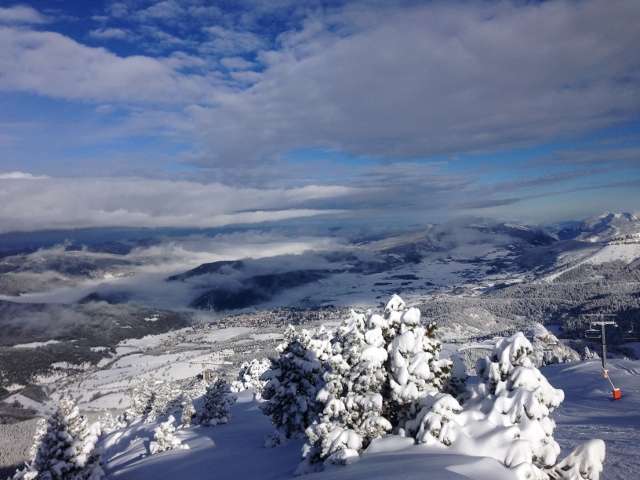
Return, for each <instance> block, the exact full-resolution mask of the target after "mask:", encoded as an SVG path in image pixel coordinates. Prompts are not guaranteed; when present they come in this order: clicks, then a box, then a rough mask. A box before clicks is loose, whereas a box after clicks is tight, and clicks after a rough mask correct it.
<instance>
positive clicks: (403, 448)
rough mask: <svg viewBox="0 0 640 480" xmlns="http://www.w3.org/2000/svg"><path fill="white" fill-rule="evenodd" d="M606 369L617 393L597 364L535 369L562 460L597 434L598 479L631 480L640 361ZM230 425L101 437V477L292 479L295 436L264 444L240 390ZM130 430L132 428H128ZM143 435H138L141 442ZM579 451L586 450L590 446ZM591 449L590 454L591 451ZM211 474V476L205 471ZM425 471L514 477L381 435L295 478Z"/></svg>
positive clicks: (327, 479) (481, 478)
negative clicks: (177, 447)
mask: <svg viewBox="0 0 640 480" xmlns="http://www.w3.org/2000/svg"><path fill="white" fill-rule="evenodd" d="M610 363H611V365H610V372H611V375H612V377H613V379H614V382H616V384H619V386H620V387H621V388H622V391H623V394H624V397H623V399H622V400H620V401H617V402H613V401H611V400H610V399H609V395H610V392H609V387H608V384H607V382H606V381H605V380H604V379H603V378H602V377H601V376H600V375H599V370H600V364H599V363H598V362H597V361H587V362H580V363H574V364H558V365H552V366H547V367H544V368H543V369H542V371H543V373H544V374H545V375H546V376H547V377H548V379H549V380H550V383H551V384H552V385H554V386H555V387H557V388H562V389H563V390H564V392H565V397H566V398H565V402H564V403H563V404H562V406H561V407H560V408H559V409H558V410H556V412H555V414H554V418H555V420H556V423H557V427H556V431H555V437H556V439H557V440H558V441H559V443H560V445H561V447H562V453H561V455H560V456H561V457H565V456H566V455H567V454H568V453H569V451H570V450H571V449H573V448H574V447H575V446H576V445H577V444H578V443H583V442H585V440H587V439H591V438H602V439H603V440H604V441H605V443H606V448H607V450H606V457H607V458H606V461H605V464H604V473H603V476H602V477H601V478H602V479H603V480H633V479H635V478H637V474H638V472H640V457H639V456H638V454H637V453H638V452H637V448H638V447H637V446H638V445H639V444H640V418H639V417H638V411H640V362H637V361H631V360H612V361H611V362H610ZM231 411H232V413H231V418H232V420H231V422H230V423H228V424H226V425H218V426H215V427H210V428H202V427H191V428H188V429H183V430H177V431H176V436H177V437H178V438H179V439H181V440H182V441H183V442H184V443H185V444H187V445H188V446H189V447H190V450H188V451H187V450H185V451H171V452H166V453H161V454H157V455H154V456H152V457H149V456H146V457H145V455H147V447H146V446H145V442H148V441H149V440H150V439H151V438H152V437H153V431H154V429H155V428H156V426H157V424H149V425H144V426H141V427H138V428H139V430H136V431H135V434H136V435H141V436H142V437H143V438H142V439H141V440H133V438H132V437H133V435H130V436H127V435H126V432H127V431H117V432H114V433H112V434H110V435H108V436H107V437H106V441H105V442H104V443H105V445H106V446H107V450H106V454H105V459H106V466H105V470H106V473H107V477H108V478H109V479H112V480H115V479H123V480H126V479H131V480H152V479H153V480H175V478H183V479H198V478H204V477H205V476H207V475H214V474H215V478H216V479H218V480H238V479H242V480H262V479H264V480H284V479H292V478H295V477H294V476H293V472H294V470H295V468H296V467H297V465H298V463H299V462H300V450H301V446H302V442H301V441H296V440H290V441H288V442H287V443H285V444H284V445H282V446H279V447H276V448H264V446H263V442H264V437H265V436H266V435H268V434H269V433H270V432H271V431H272V428H273V427H272V425H271V423H270V422H269V418H268V417H266V416H265V415H263V414H262V413H261V412H260V410H259V403H257V402H255V401H253V396H252V395H251V392H249V391H247V392H242V393H241V394H240V395H239V400H238V402H237V403H236V404H235V405H234V406H233V407H232V409H231ZM130 433H133V432H130ZM145 438H146V440H145ZM585 448H594V446H593V445H592V444H590V443H587V444H585ZM598 452H599V450H598V448H595V453H598ZM209 472H211V473H209ZM426 472H428V478H429V479H436V480H464V479H473V480H516V479H517V476H516V474H515V473H514V472H513V471H510V470H509V469H507V468H505V467H504V466H502V465H501V464H500V463H499V462H498V461H496V460H494V459H491V458H484V457H470V456H467V455H460V454H459V453H453V452H450V451H449V450H448V449H446V448H443V447H434V446H425V445H414V442H413V440H412V439H410V438H403V437H399V436H388V437H385V438H383V439H378V440H374V441H373V442H372V444H371V445H370V447H369V448H368V449H367V450H366V451H365V452H364V453H363V454H362V455H361V456H360V459H359V461H357V462H355V463H353V464H351V465H348V466H334V467H328V468H327V469H326V470H325V471H324V472H321V473H316V474H310V475H307V476H304V477H298V478H302V479H308V480H331V479H333V480H364V479H366V480H376V479H379V480H382V479H385V480H387V479H389V478H402V479H403V480H404V479H409V480H414V479H415V480H418V479H420V480H422V479H424V478H425V475H426Z"/></svg>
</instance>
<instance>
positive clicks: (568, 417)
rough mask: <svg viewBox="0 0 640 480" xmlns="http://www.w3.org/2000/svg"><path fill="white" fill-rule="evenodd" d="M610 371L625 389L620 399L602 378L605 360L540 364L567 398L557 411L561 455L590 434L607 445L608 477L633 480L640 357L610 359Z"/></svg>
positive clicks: (639, 462) (639, 439) (637, 463)
mask: <svg viewBox="0 0 640 480" xmlns="http://www.w3.org/2000/svg"><path fill="white" fill-rule="evenodd" d="M608 369H609V374H610V376H611V378H612V380H613V382H614V384H615V385H616V386H617V387H620V388H621V389H622V395H623V396H622V399H621V400H618V401H613V400H612V399H611V386H610V385H609V383H608V382H607V381H606V380H605V379H604V378H602V374H601V364H600V362H599V361H598V360H590V361H585V362H579V363H573V364H558V365H550V366H547V367H544V368H543V369H542V371H543V373H544V374H545V375H546V376H547V378H548V379H549V381H550V382H551V383H552V384H553V385H557V386H560V387H561V388H562V389H563V390H564V393H565V401H564V403H563V404H562V406H561V407H560V408H559V409H558V410H557V411H556V414H555V415H554V418H555V421H556V424H557V427H556V432H555V437H556V440H558V442H559V443H560V446H561V448H562V451H563V453H562V455H561V456H564V454H566V453H568V452H569V450H570V449H572V448H574V447H575V446H576V445H577V444H579V443H581V442H583V441H584V440H585V439H589V438H601V439H602V440H604V441H605V444H606V446H607V458H606V461H605V464H604V474H603V477H602V478H603V479H604V480H631V479H635V478H637V477H638V472H640V455H639V454H638V445H640V415H639V414H638V412H640V362H638V361H633V360H609V362H608Z"/></svg>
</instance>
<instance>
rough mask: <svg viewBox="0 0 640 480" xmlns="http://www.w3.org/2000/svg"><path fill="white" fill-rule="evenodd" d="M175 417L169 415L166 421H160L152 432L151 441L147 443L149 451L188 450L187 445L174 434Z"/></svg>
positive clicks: (152, 453)
mask: <svg viewBox="0 0 640 480" xmlns="http://www.w3.org/2000/svg"><path fill="white" fill-rule="evenodd" d="M175 421H176V419H175V418H174V417H173V416H170V417H169V418H168V419H167V421H166V422H162V423H161V424H160V425H159V426H158V427H157V428H156V429H155V430H154V432H153V442H151V443H150V444H149V453H151V455H155V454H156V453H162V452H166V451H168V450H188V449H189V446H188V445H183V443H182V441H181V440H180V439H179V438H177V437H176V436H175V431H176V427H175V425H174V423H175Z"/></svg>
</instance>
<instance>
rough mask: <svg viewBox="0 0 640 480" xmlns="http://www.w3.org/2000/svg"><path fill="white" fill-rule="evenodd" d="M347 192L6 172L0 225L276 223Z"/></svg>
mask: <svg viewBox="0 0 640 480" xmlns="http://www.w3.org/2000/svg"><path fill="white" fill-rule="evenodd" d="M25 180H34V181H25ZM35 180H37V181H35ZM354 191H355V189H351V188H346V187H339V186H313V185H310V186H305V187H299V188H289V189H262V190H259V189H253V188H242V187H238V188H234V187H229V186H225V185H221V184H200V183H195V182H189V181H169V180H145V179H139V178H54V177H35V176H33V175H30V174H28V173H23V172H11V173H5V174H2V176H0V230H1V231H3V232H7V231H29V230H41V229H54V228H83V227H107V226H136V227H203V228H204V227H216V226H222V225H230V224H238V223H259V222H266V221H278V220H286V219H291V218H301V217H309V216H316V215H321V214H329V213H340V211H339V210H325V209H318V208H309V207H307V206H306V205H307V204H308V203H309V202H313V201H320V200H323V199H336V198H340V197H342V196H346V195H349V194H352V193H353V192H354Z"/></svg>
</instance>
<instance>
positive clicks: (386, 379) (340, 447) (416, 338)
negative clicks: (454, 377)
mask: <svg viewBox="0 0 640 480" xmlns="http://www.w3.org/2000/svg"><path fill="white" fill-rule="evenodd" d="M434 331H435V328H434V326H433V325H430V326H428V327H424V326H422V324H421V321H420V311H419V310H418V309H416V308H409V309H407V307H406V305H405V303H404V301H403V300H402V299H401V298H400V297H399V296H397V295H394V296H393V297H392V298H391V300H390V301H389V303H388V304H387V306H386V308H385V312H384V316H381V315H378V314H375V313H371V312H368V313H367V314H366V315H365V314H363V313H355V312H352V314H351V317H350V318H349V319H348V320H346V321H345V322H344V323H343V324H342V325H341V326H340V328H339V329H338V331H337V333H336V335H335V336H334V338H333V339H332V342H331V346H332V355H331V357H330V359H329V360H328V362H327V367H328V371H327V372H326V373H325V374H324V380H325V386H324V387H323V388H322V389H321V390H320V392H319V394H318V397H317V400H318V401H319V402H320V403H321V404H322V411H321V414H320V416H319V418H318V419H317V421H315V422H314V423H313V425H312V426H311V427H309V428H308V429H307V431H306V434H307V444H306V445H305V447H304V450H303V456H304V458H305V465H306V466H302V467H301V470H303V469H305V468H313V464H317V463H319V462H321V461H329V462H332V463H348V462H349V461H351V459H353V458H355V457H357V456H358V454H359V452H360V451H361V450H362V449H364V448H366V447H367V446H368V445H369V443H370V442H371V441H372V440H373V439H375V438H378V437H381V436H383V435H384V434H386V433H388V432H389V431H391V430H393V429H395V430H397V431H398V432H399V433H402V432H403V431H404V423H405V422H406V421H407V419H411V418H413V417H414V416H415V413H416V412H417V410H418V407H419V406H420V401H421V399H422V398H424V397H425V396H427V395H430V394H434V393H437V392H439V391H441V390H442V389H443V388H444V386H445V385H446V381H447V379H448V374H449V370H450V362H449V361H443V360H439V351H440V344H439V342H438V341H437V340H436V339H435V335H434Z"/></svg>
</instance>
